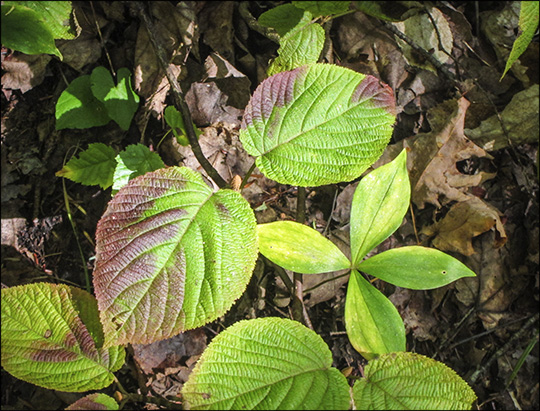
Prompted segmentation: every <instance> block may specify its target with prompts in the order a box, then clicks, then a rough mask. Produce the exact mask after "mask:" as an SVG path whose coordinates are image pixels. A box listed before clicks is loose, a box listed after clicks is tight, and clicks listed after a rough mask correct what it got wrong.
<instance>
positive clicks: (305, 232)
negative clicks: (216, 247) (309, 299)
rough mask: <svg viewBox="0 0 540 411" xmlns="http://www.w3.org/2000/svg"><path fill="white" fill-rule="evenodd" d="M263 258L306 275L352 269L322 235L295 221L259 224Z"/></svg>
mask: <svg viewBox="0 0 540 411" xmlns="http://www.w3.org/2000/svg"><path fill="white" fill-rule="evenodd" d="M257 232H258V233H259V248H260V252H261V254H262V255H264V256H265V257H266V258H268V259H269V260H270V261H272V262H274V263H276V264H278V265H280V266H281V267H283V268H285V269H287V270H292V271H296V272H298V273H302V274H320V273H326V272H329V271H338V270H343V269H346V268H349V267H350V265H351V263H350V261H349V259H348V258H347V257H345V255H344V254H343V253H342V252H341V250H340V249H339V248H338V247H337V246H336V245H335V244H334V243H332V242H331V241H330V240H328V239H327V238H326V237H323V236H322V235H321V233H319V232H318V231H317V230H314V229H313V228H311V227H308V226H306V225H304V224H300V223H297V222H294V221H275V222H273V223H267V224H259V225H258V226H257Z"/></svg>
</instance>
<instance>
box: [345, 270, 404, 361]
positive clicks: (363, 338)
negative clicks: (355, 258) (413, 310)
mask: <svg viewBox="0 0 540 411" xmlns="http://www.w3.org/2000/svg"><path fill="white" fill-rule="evenodd" d="M345 328H346V329H347V335H348V336H349V341H350V342H351V345H352V346H353V347H354V349H355V350H356V351H358V352H359V353H360V354H362V355H363V356H364V357H365V358H366V359H368V360H371V359H372V358H374V357H375V356H377V355H380V354H385V353H389V352H394V351H405V348H406V346H405V343H406V340H405V326H404V325H403V320H402V319H401V316H400V315H399V313H398V311H397V309H396V307H394V305H393V304H392V303H391V302H390V300H389V299H388V298H386V296H385V295H384V294H383V293H381V292H380V291H379V290H377V289H376V288H375V287H374V286H373V285H371V284H370V283H369V281H367V280H366V279H365V278H364V277H362V276H361V275H360V273H359V272H358V271H356V270H353V271H352V272H351V276H350V278H349V284H348V286H347V298H346V300H345Z"/></svg>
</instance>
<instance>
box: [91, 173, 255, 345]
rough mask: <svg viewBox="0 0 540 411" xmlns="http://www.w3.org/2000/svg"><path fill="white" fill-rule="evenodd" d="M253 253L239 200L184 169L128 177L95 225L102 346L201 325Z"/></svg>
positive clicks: (237, 288)
mask: <svg viewBox="0 0 540 411" xmlns="http://www.w3.org/2000/svg"><path fill="white" fill-rule="evenodd" d="M257 255H258V246H257V232H256V221H255V216H254V214H253V211H252V210H251V207H250V206H249V203H248V202H247V201H246V200H244V199H243V198H242V197H241V195H240V194H239V193H237V192H235V191H232V190H219V191H217V192H213V191H212V190H211V189H210V187H208V186H207V185H206V184H205V182H204V181H203V179H202V177H201V175H200V174H198V173H196V172H195V171H193V170H190V169H188V168H186V167H170V168H163V169H160V170H156V171H153V172H150V173H147V174H145V175H143V176H139V177H136V178H134V179H133V180H131V181H130V182H129V183H128V184H127V185H125V186H124V187H122V188H121V189H120V190H119V191H118V193H117V194H116V195H115V196H114V198H113V199H112V200H111V201H110V202H109V205H108V207H107V210H106V211H105V214H104V215H103V216H102V218H101V219H100V221H99V222H98V227H97V231H96V268H95V270H94V288H95V292H96V297H97V300H98V304H99V309H100V311H101V319H102V322H103V325H104V331H105V337H106V342H105V345H106V346H108V345H113V344H126V343H134V344H148V343H151V342H154V341H156V340H160V339H164V338H169V337H172V336H174V335H176V334H178V333H180V332H182V331H184V330H187V329H192V328H196V327H199V326H202V325H204V324H206V323H208V322H210V321H213V320H215V319H216V318H218V317H219V316H221V315H223V314H224V313H225V312H226V311H227V310H228V309H229V308H230V307H231V306H232V304H233V303H234V301H235V300H236V299H237V298H238V297H240V295H241V294H242V292H243V291H244V290H245V288H246V285H247V283H248V282H249V279H250V277H251V273H252V271H253V268H254V267H255V261H256V259H257Z"/></svg>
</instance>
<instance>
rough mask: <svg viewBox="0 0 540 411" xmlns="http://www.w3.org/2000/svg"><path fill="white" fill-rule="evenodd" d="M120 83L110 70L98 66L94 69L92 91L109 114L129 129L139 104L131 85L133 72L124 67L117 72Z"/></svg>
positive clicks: (125, 128)
mask: <svg viewBox="0 0 540 411" xmlns="http://www.w3.org/2000/svg"><path fill="white" fill-rule="evenodd" d="M117 78H118V84H117V85H115V84H114V80H113V78H112V76H111V73H110V72H109V70H107V69H106V68H105V67H96V68H95V69H94V70H93V71H92V75H91V81H92V93H94V96H95V97H96V98H97V99H98V100H99V101H101V102H102V103H103V104H104V106H105V108H106V109H107V114H108V115H109V117H110V118H112V119H113V120H114V121H115V122H116V123H117V124H118V125H119V126H120V128H122V130H128V129H129V125H130V123H131V120H132V119H133V115H134V114H135V112H136V111H137V107H138V106H139V96H138V95H137V94H135V92H134V91H133V89H132V87H131V73H130V71H129V70H128V69H127V68H125V67H123V68H121V69H120V70H118V73H117Z"/></svg>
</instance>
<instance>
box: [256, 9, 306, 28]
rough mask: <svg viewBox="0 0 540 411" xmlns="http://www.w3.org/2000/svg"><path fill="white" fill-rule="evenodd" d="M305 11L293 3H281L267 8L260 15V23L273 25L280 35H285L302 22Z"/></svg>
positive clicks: (268, 25) (266, 25) (267, 25)
mask: <svg viewBox="0 0 540 411" xmlns="http://www.w3.org/2000/svg"><path fill="white" fill-rule="evenodd" d="M303 16H304V11H303V10H300V9H299V8H298V7H294V6H293V5H292V4H290V3H288V4H281V5H279V6H277V7H274V8H273V9H270V10H267V11H265V12H264V13H262V14H261V15H260V16H259V19H258V21H259V24H260V25H261V26H264V27H272V28H273V29H274V30H276V32H277V33H278V34H279V35H280V36H284V35H285V34H287V33H288V32H289V31H290V30H292V29H293V28H294V27H296V25H297V24H298V23H299V22H300V20H301V19H302V17H303Z"/></svg>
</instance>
